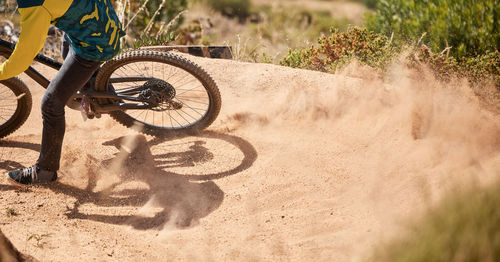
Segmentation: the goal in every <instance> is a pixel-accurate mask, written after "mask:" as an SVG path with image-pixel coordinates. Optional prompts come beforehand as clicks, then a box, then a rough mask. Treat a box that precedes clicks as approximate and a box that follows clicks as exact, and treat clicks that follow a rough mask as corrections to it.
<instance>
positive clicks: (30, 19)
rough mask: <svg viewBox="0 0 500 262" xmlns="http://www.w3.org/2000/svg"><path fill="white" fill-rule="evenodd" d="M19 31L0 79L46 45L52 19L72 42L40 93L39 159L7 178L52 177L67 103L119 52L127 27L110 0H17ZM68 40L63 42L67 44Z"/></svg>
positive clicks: (21, 67)
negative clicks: (45, 87)
mask: <svg viewBox="0 0 500 262" xmlns="http://www.w3.org/2000/svg"><path fill="white" fill-rule="evenodd" d="M17 4H18V10H19V13H20V15H21V34H20V37H19V41H18V43H17V45H16V48H15V49H14V52H13V53H12V55H11V56H10V58H9V59H8V60H7V61H5V62H4V63H3V64H2V65H1V66H0V80H3V79H7V78H10V77H13V76H16V75H18V74H20V73H22V72H24V71H25V70H26V69H27V68H28V67H29V66H30V64H31V62H32V61H33V59H34V58H35V56H36V55H37V54H38V52H40V50H41V49H42V47H43V45H44V43H45V39H46V37H47V32H48V30H49V27H50V25H51V24H53V25H55V26H56V27H58V28H59V29H61V30H62V31H64V32H65V40H66V41H69V43H70V45H71V47H72V48H69V50H66V51H63V55H65V59H64V63H63V65H62V67H61V69H60V70H59V72H58V73H57V74H56V76H55V77H54V79H52V81H51V82H50V85H49V86H48V88H47V91H46V92H45V94H44V96H43V98H42V103H41V104H42V106H41V109H42V119H43V132H42V145H41V151H40V156H39V158H38V160H37V161H36V164H34V165H33V166H30V167H26V168H22V169H19V170H12V171H9V172H8V173H7V179H8V181H9V182H12V183H13V184H17V185H32V184H38V183H47V182H53V181H55V180H56V179H57V171H58V169H59V162H60V158H61V149H62V142H63V138H64V132H65V126H66V124H65V117H64V106H65V105H66V103H67V102H68V100H69V99H70V97H71V96H72V95H73V94H74V93H75V92H76V91H78V90H79V89H81V88H82V87H83V86H84V85H85V84H86V83H87V81H88V80H89V79H90V78H91V77H92V75H93V74H94V73H95V71H96V70H97V69H98V68H99V65H100V64H101V63H102V62H103V61H106V60H109V59H111V58H112V57H113V56H115V55H116V54H117V53H118V51H119V49H120V43H119V42H120V37H122V36H123V35H124V34H125V33H124V32H123V30H122V26H121V23H120V21H119V20H118V17H117V15H116V13H115V11H114V9H113V6H112V4H111V2H110V0H17ZM63 46H64V45H63Z"/></svg>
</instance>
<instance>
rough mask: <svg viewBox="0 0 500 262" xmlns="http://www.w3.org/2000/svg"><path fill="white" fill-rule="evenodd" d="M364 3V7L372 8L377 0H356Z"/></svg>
mask: <svg viewBox="0 0 500 262" xmlns="http://www.w3.org/2000/svg"><path fill="white" fill-rule="evenodd" d="M357 1H358V2H361V3H363V4H365V5H366V7H368V8H371V9H374V8H375V7H376V6H377V0H357Z"/></svg>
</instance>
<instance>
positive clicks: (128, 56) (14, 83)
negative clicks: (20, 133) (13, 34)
mask: <svg viewBox="0 0 500 262" xmlns="http://www.w3.org/2000/svg"><path fill="white" fill-rule="evenodd" d="M14 47H15V45H14V44H13V43H11V42H8V41H5V40H1V39H0V57H4V58H8V57H9V56H10V55H11V54H12V52H13V50H14ZM35 61H37V62H39V63H41V64H44V65H46V66H48V67H51V68H53V69H56V70H59V69H60V68H61V66H62V63H59V62H57V61H55V60H54V59H51V58H49V57H47V56H44V55H42V54H38V55H37V56H36V58H35ZM25 73H26V74H27V75H28V76H29V77H30V78H32V79H33V80H34V81H35V82H37V83H38V84H39V85H41V86H42V87H44V88H45V89H46V88H47V87H48V85H49V83H50V81H49V80H48V79H47V78H46V77H45V76H44V75H42V74H41V73H40V72H38V71H37V70H36V69H35V68H33V66H30V67H29V68H28V69H27V70H26V71H25ZM31 106H32V96H31V93H30V91H29V89H28V87H27V86H26V84H24V83H23V82H22V81H21V80H20V79H19V78H18V77H14V78H10V79H7V80H2V81H0V138H4V137H6V136H8V135H10V134H12V133H13V132H14V131H16V130H17V129H18V128H19V127H21V126H22V125H23V124H24V122H25V121H26V120H27V118H28V116H29V114H30V111H31ZM67 106H68V107H70V108H72V109H75V110H81V111H82V114H83V115H84V117H86V118H90V119H92V118H94V117H96V118H99V117H101V115H102V114H109V115H110V116H111V117H112V118H113V119H114V120H116V121H117V122H119V123H121V124H122V125H124V126H126V127H129V128H134V129H136V130H137V131H139V132H142V133H144V134H148V135H152V136H156V137H167V136H178V135H191V134H196V133H198V132H199V131H201V130H203V129H205V128H207V127H208V126H209V125H210V124H212V123H213V121H215V119H216V118H217V115H218V114H219V111H220V107H221V96H220V92H219V89H218V87H217V85H216V83H215V82H214V80H213V79H212V77H211V76H210V75H209V74H208V73H207V72H205V70H203V69H202V68H201V67H200V66H198V65H196V64H195V63H193V62H191V61H190V60H188V59H186V58H184V57H183V56H180V55H177V54H174V53H171V52H158V51H150V50H135V51H128V52H125V53H122V54H120V55H118V56H117V57H115V58H114V59H112V60H110V61H107V62H105V63H104V64H103V65H102V66H101V67H100V69H99V70H98V71H97V72H96V74H94V76H93V77H92V78H91V80H89V82H88V83H87V84H86V85H85V87H84V88H82V89H81V90H80V91H78V92H77V93H76V94H75V95H74V96H73V97H72V98H71V99H70V101H69V102H68V103H67ZM155 116H156V117H155ZM2 121H3V123H2Z"/></svg>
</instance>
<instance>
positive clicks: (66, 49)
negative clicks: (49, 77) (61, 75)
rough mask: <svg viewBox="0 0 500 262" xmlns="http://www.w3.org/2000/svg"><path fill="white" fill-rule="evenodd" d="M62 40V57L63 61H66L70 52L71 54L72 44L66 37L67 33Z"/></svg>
mask: <svg viewBox="0 0 500 262" xmlns="http://www.w3.org/2000/svg"><path fill="white" fill-rule="evenodd" d="M62 38H63V39H62V45H61V56H62V58H63V59H66V57H67V56H68V52H69V47H70V42H69V38H68V37H67V36H66V33H64V35H63V37H62Z"/></svg>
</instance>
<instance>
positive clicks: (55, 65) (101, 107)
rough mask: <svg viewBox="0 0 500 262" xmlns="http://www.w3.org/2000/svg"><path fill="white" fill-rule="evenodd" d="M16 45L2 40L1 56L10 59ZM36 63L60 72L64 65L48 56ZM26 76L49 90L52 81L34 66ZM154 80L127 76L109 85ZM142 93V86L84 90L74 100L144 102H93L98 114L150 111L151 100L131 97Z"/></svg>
mask: <svg viewBox="0 0 500 262" xmlns="http://www.w3.org/2000/svg"><path fill="white" fill-rule="evenodd" d="M14 48H15V44H13V43H11V42H8V41H5V40H2V39H0V56H3V57H5V58H9V57H10V55H11V54H12V52H13V51H14ZM34 61H37V62H39V63H41V64H43V65H46V66H48V67H50V68H52V69H55V70H59V69H61V67H62V63H60V62H57V61H55V60H54V59H51V58H49V57H47V56H44V55H42V54H38V55H37V56H36V57H35V59H34ZM24 73H26V75H28V76H29V77H30V78H31V79H33V80H34V81H35V82H37V83H38V84H39V85H41V86H42V87H43V88H45V89H47V87H48V86H49V84H50V80H48V79H47V78H46V77H45V76H43V75H42V74H41V73H40V72H38V71H37V70H36V69H35V68H33V66H29V67H28V69H26V71H24ZM151 79H154V78H152V77H144V76H127V77H113V78H110V79H109V82H108V84H113V83H124V82H134V81H148V80H151ZM140 91H141V86H138V87H132V88H129V89H126V90H120V92H118V93H116V94H113V93H109V92H100V91H96V90H93V89H89V90H84V91H78V92H77V93H76V94H75V95H74V96H73V99H78V98H82V97H83V96H86V97H87V98H89V100H90V101H93V100H94V99H112V100H115V101H124V100H128V101H133V102H142V103H144V104H142V105H140V104H135V103H124V102H117V103H111V104H100V103H97V102H91V103H92V106H93V107H94V111H95V112H96V113H109V112H111V111H117V110H127V109H149V108H151V107H152V106H151V105H149V102H150V101H149V100H146V99H140V98H137V97H132V96H130V95H131V94H134V93H136V92H140Z"/></svg>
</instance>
